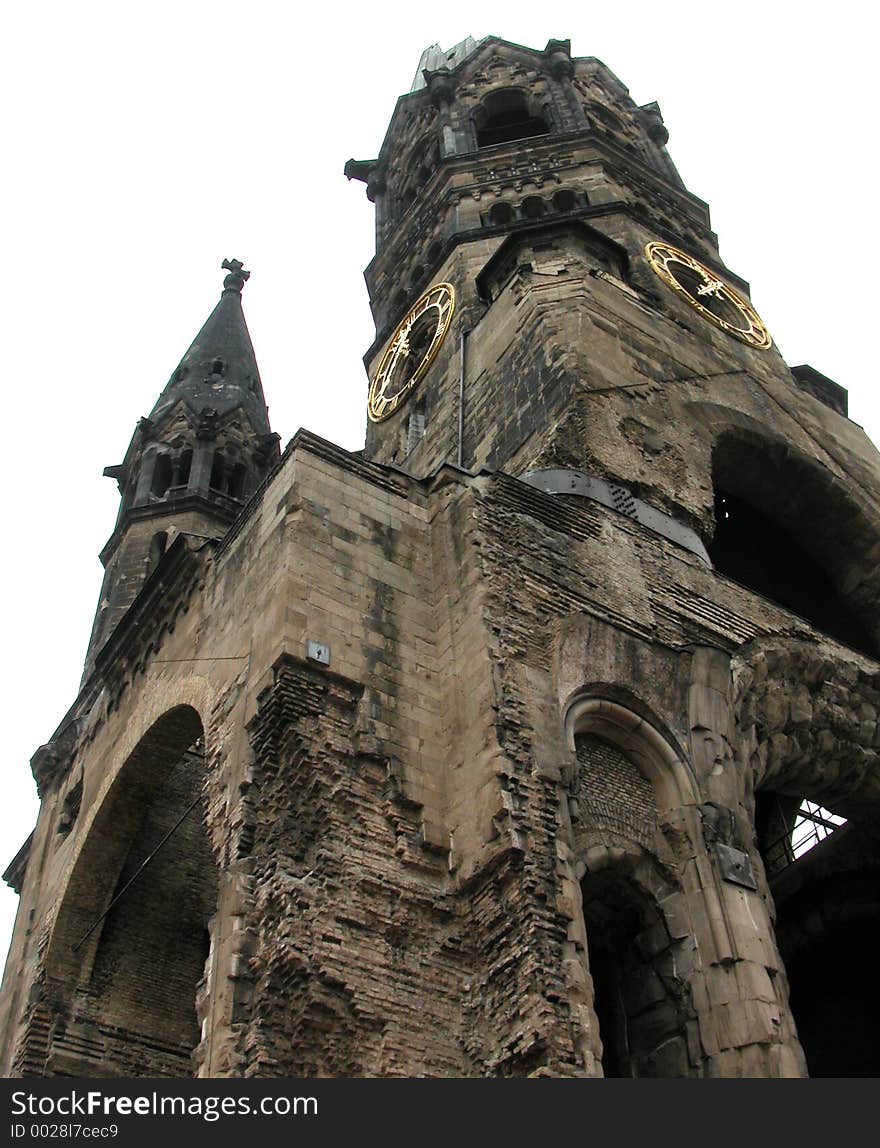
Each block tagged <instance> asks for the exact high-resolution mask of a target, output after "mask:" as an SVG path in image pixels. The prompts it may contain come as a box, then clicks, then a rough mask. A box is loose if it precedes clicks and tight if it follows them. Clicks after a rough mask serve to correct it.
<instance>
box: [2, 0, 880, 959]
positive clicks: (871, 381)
mask: <svg viewBox="0 0 880 1148" xmlns="http://www.w3.org/2000/svg"><path fill="white" fill-rule="evenodd" d="M467 35H473V36H475V37H478V38H479V37H481V36H484V35H498V36H501V37H503V38H505V39H507V40H513V41H515V42H518V43H522V44H526V45H528V46H529V47H533V48H543V47H544V45H545V44H546V42H547V40H548V39H550V38H551V37H554V38H560V39H563V38H570V39H571V41H572V53H573V54H574V55H578V56H597V57H598V58H599V59H601V60H602V61H604V63H605V64H607V65H608V66H609V67H610V68H611V69H612V70H613V71H614V72H615V73H616V74H617V75H618V76H619V77H620V79H621V80H622V81H623V82H624V83H625V84H627V85H628V87H629V89H630V92H631V94H632V96H633V98H634V99H635V101H636V103H638V104H642V103H646V102H647V101H649V100H657V101H658V102H659V104H660V107H661V109H662V111H663V114H664V117H665V120H666V125H667V127H668V129H669V132H670V141H669V151H670V154H671V155H672V158H673V160H674V161H675V163H676V164H677V166H678V168H679V171H680V172H681V175H682V177H683V178H684V180H685V183H686V184H687V186H688V188H689V189H690V190H691V191H692V192H694V193H695V194H696V195H698V196H700V197H702V198H703V199H705V200H707V201H708V203H709V205H710V208H711V212H712V222H713V226H714V228H715V230H716V231H717V232H718V235H719V238H720V244H721V255H722V258H723V259H724V260H725V262H726V263H727V265H728V266H729V267H730V268H731V270H733V271H735V272H736V273H737V274H739V275H741V276H743V277H744V278H745V279H747V280H749V281H750V282H751V287H752V301H753V302H754V304H755V306H756V308H757V310H758V312H759V313H760V315H761V316H762V318H763V319H764V321H765V322H766V324H767V326H768V327H769V329H770V332H771V334H772V335H773V337H774V338H775V340H776V342H777V345H778V346H779V348H780V350H781V352H782V354H783V356H784V357H785V359H786V361H787V362H788V363H789V364H790V365H796V364H799V363H804V362H806V363H810V364H811V365H812V366H814V367H816V368H817V369H818V370H820V371H822V372H823V373H825V374H827V375H829V376H830V377H831V378H833V379H835V380H836V381H837V382H838V383H840V384H841V385H842V386H844V387H847V388H848V389H849V393H850V417H851V418H853V419H854V420H855V421H856V422H858V423H860V424H862V425H863V426H864V427H865V428H866V430H867V431H868V433H869V434H871V436H872V437H873V439H874V440H875V442H876V441H880V400H878V395H877V378H876V375H877V371H876V366H875V363H876V352H875V348H874V342H875V332H876V328H877V322H878V320H877V295H878V291H877V287H876V285H875V277H876V271H875V266H876V262H877V257H876V252H875V245H876V223H875V218H876V217H875V208H876V199H877V195H876V186H877V184H876V176H877V171H876V167H877V161H876V151H877V134H878V133H877V125H876V111H875V107H874V103H875V98H876V97H875V92H876V88H877V80H876V71H877V63H876V58H875V56H876V52H875V42H876V31H875V28H874V26H873V16H872V15H871V8H870V6H868V5H867V4H864V3H855V2H853V0H838V2H837V3H835V4H833V5H829V4H822V5H819V4H810V3H803V2H802V3H787V2H783V3H772V2H768V0H764V2H763V3H754V2H751V0H742V2H740V3H738V4H724V5H718V4H711V3H707V2H705V0H703V2H701V3H692V2H689V0H683V2H679V3H677V2H675V0H669V2H666V3H663V4H658V3H656V2H645V0H629V2H628V3H626V4H625V5H623V4H621V5H616V6H612V5H610V4H609V5H602V6H599V5H592V4H578V5H574V4H560V3H555V2H554V0H544V2H543V3H540V4H535V3H533V2H530V3H528V4H524V3H518V2H509V3H505V4H503V5H502V4H493V3H487V4H483V5H480V6H477V5H475V4H473V3H472V2H471V3H461V2H459V0H447V2H446V3H444V4H442V5H429V4H423V5H416V4H412V3H407V4H403V3H399V2H392V3H384V4H379V5H366V4H365V5H362V6H359V7H357V8H355V7H354V6H353V5H339V4H334V3H325V4H322V5H316V6H315V9H314V13H313V14H309V13H306V14H303V10H302V9H301V8H300V7H298V6H296V7H295V6H294V4H293V3H285V4H282V3H271V2H265V0H249V2H248V3H247V4H244V3H227V2H226V0H211V2H203V0H174V2H173V3H172V2H169V0H152V2H151V3H150V4H149V5H137V6H135V5H133V4H124V3H120V2H119V0H116V2H115V3H102V2H96V0H78V2H77V3H69V2H65V3H60V2H53V0H49V2H40V0H29V2H28V3H27V4H17V5H15V6H14V7H13V5H12V4H9V5H7V6H6V9H5V14H4V15H3V17H2V18H0V43H2V45H3V47H2V54H3V61H2V68H0V95H2V108H3V113H4V114H3V121H4V122H3V126H2V140H0V142H2V153H0V155H2V161H3V167H4V176H3V180H2V184H0V187H2V195H3V198H4V200H5V207H4V210H3V214H2V218H3V221H4V225H5V226H4V229H3V230H4V234H3V243H2V259H3V266H2V270H0V290H2V296H3V298H2V309H0V315H2V318H3V327H4V335H3V356H2V364H3V368H4V371H5V387H4V390H5V396H4V397H5V410H6V412H7V414H6V432H5V435H4V442H5V446H4V448H3V450H2V451H0V458H2V468H3V473H2V482H3V487H2V489H3V491H4V492H5V495H6V512H5V516H4V517H5V521H6V523H7V525H6V551H5V563H4V570H5V579H4V594H3V603H4V608H5V619H4V630H5V633H6V635H7V637H6V656H5V658H4V659H3V667H4V670H3V672H4V675H5V681H4V689H3V694H4V697H5V698H6V710H7V717H6V735H5V738H4V742H5V746H6V750H5V762H4V765H3V769H4V776H3V800H2V802H0V868H2V867H5V865H6V864H7V863H8V861H9V860H10V859H11V858H12V857H13V855H14V854H15V852H16V850H17V849H18V847H19V846H20V845H21V843H22V842H23V841H24V839H25V838H26V837H27V835H28V833H29V832H30V830H31V828H32V827H33V824H34V822H35V819H36V814H37V800H36V792H35V789H34V784H33V779H32V777H31V774H30V769H29V765H28V762H29V758H30V756H31V755H32V753H33V752H34V750H35V749H36V748H37V746H39V745H40V744H42V743H43V742H45V741H47V740H48V739H49V738H50V737H51V735H52V733H53V731H54V729H55V728H56V726H57V725H58V723H59V721H60V720H61V718H62V717H63V716H64V714H65V712H66V710H67V709H68V707H69V706H70V705H71V703H72V702H73V700H74V698H75V695H76V691H77V687H78V684H79V678H80V674H81V671H82V663H83V658H84V655H85V649H86V644H87V640H88V635H89V631H90V628H91V622H92V616H93V613H94V610H95V606H96V604H97V600H98V592H99V588H100V582H101V567H100V564H99V562H98V559H97V554H98V552H99V551H100V549H101V548H102V546H103V544H104V542H105V541H106V540H107V538H108V537H109V534H110V532H111V530H112V528H113V523H114V519H115V515H116V512H117V509H118V495H117V491H116V485H115V483H114V482H112V481H111V480H110V479H106V478H102V477H101V471H102V469H103V467H104V466H106V465H109V464H113V463H118V462H121V461H122V457H123V455H124V453H125V449H126V447H127V445H128V442H129V440H130V438H131V435H132V432H133V431H134V427H135V423H136V422H137V419H138V417H139V416H141V415H146V414H147V413H148V412H149V410H150V409H151V407H152V406H153V403H154V402H155V400H156V398H157V396H158V394H159V392H160V391H161V390H162V388H163V387H164V385H165V383H166V382H167V380H168V377H169V375H170V374H171V372H172V370H173V369H174V367H175V366H176V365H177V363H178V362H179V360H180V358H181V357H182V355H183V353H184V352H185V351H186V349H187V347H188V346H189V344H190V342H191V341H192V339H193V337H194V335H195V334H196V332H197V331H198V329H199V327H200V326H201V324H202V323H203V322H204V320H205V318H206V317H207V315H208V313H209V312H210V311H211V309H212V308H213V306H214V304H215V303H216V301H217V299H218V298H219V292H220V290H221V287H222V280H223V272H222V271H221V270H220V263H221V261H222V260H223V258H233V257H235V258H239V259H241V260H243V261H244V263H245V266H246V267H247V268H249V269H250V271H251V272H252V277H251V280H250V282H249V283H248V284H247V285H246V287H245V289H244V307H245V313H246V316H247V321H248V325H249V328H250V331H251V336H252V338H253V341H254V345H255V347H256V352H257V359H258V362H259V365H260V371H261V375H262V380H263V386H264V389H265V393H266V397H267V401H268V403H269V411H270V417H271V420H272V425H273V428H274V429H275V430H276V431H278V432H279V434H280V435H281V439H282V443H286V442H287V440H288V439H289V438H290V437H291V436H292V435H293V434H294V432H295V431H296V430H297V428H298V427H300V426H302V427H306V428H307V429H309V430H311V431H314V432H316V433H318V434H320V435H323V436H325V437H326V438H329V439H331V440H333V441H335V442H338V443H340V444H341V445H342V446H344V447H347V448H349V449H358V448H359V447H361V446H362V445H363V435H364V426H365V404H366V388H367V380H366V375H365V372H364V368H363V365H362V362H361V356H362V354H363V352H364V351H365V350H366V348H367V347H368V346H369V345H370V343H371V341H372V338H373V334H374V332H373V327H372V323H371V320H370V314H369V308H368V305H367V296H366V290H365V287H364V285H363V278H362V271H363V268H364V267H365V266H366V264H367V263H368V262H369V260H370V258H371V257H372V254H373V208H372V205H371V204H370V203H369V202H368V201H367V199H366V196H365V194H364V187H363V184H360V183H356V182H352V183H348V182H347V181H346V180H345V178H344V177H343V175H342V168H343V165H344V163H345V161H346V159H348V158H349V157H350V156H354V157H356V158H358V159H368V158H372V157H374V156H375V155H376V154H377V152H378V149H379V146H380V144H381V142H382V139H383V136H384V133H385V129H386V127H387V124H388V120H389V119H390V116H391V113H392V111H393V108H394V105H395V102H396V100H397V97H398V96H399V95H401V94H402V93H404V92H406V91H408V90H409V87H410V84H411V82H412V78H413V75H414V73H415V70H416V66H417V64H418V61H419V56H420V53H421V51H422V49H423V48H425V47H427V46H428V45H429V44H431V43H433V42H439V43H440V44H441V46H442V47H443V48H450V47H452V45H453V44H455V43H456V42H458V41H459V40H461V39H462V38H464V37H465V36H467ZM16 903H17V898H16V897H15V896H14V894H12V893H11V891H10V890H8V889H6V887H5V886H4V887H3V890H2V893H0V952H5V949H6V946H7V937H8V933H9V930H10V929H11V924H12V917H13V915H14V912H15V906H16Z"/></svg>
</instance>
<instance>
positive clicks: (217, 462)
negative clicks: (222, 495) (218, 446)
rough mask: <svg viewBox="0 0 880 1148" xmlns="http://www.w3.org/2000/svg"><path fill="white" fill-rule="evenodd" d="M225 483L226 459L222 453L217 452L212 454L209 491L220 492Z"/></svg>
mask: <svg viewBox="0 0 880 1148" xmlns="http://www.w3.org/2000/svg"><path fill="white" fill-rule="evenodd" d="M225 481H226V459H225V458H224V457H223V452H222V451H220V450H218V451H215V452H214V460H213V462H212V463H211V477H210V479H209V482H208V485H209V486H210V487H211V490H220V491H222V490H223V488H224V483H225Z"/></svg>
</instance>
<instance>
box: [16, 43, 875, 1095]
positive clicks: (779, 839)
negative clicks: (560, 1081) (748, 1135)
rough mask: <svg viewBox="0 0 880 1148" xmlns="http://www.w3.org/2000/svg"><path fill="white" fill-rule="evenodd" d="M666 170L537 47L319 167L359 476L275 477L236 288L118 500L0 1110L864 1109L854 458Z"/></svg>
mask: <svg viewBox="0 0 880 1148" xmlns="http://www.w3.org/2000/svg"><path fill="white" fill-rule="evenodd" d="M666 139H667V133H666V128H665V127H664V124H663V119H662V116H661V114H660V111H659V108H658V107H657V105H656V104H648V105H645V106H642V107H637V106H636V105H635V104H634V103H633V101H632V100H631V99H630V97H629V95H628V93H627V90H626V88H625V87H624V86H623V85H622V84H621V82H620V81H619V80H618V79H617V78H616V77H615V76H614V75H612V73H611V72H609V71H608V69H607V68H606V67H605V66H604V65H603V64H602V63H600V62H599V61H598V60H595V59H591V58H580V57H578V58H576V57H573V56H572V55H571V51H570V45H569V43H568V42H567V41H562V40H551V41H550V42H549V44H548V45H547V47H546V48H545V49H543V50H533V49H529V48H525V47H522V46H520V45H517V44H512V43H508V42H506V41H504V40H500V39H498V38H497V37H489V38H487V39H484V40H481V41H479V42H477V41H474V40H465V41H463V42H462V43H461V44H459V45H457V46H456V47H455V48H453V49H451V50H450V51H442V50H441V49H440V48H438V47H436V46H435V47H432V48H430V49H428V51H427V52H426V53H424V54H423V56H422V59H421V62H420V65H419V69H418V72H417V75H416V79H415V83H414V85H413V87H412V90H411V91H410V92H408V93H407V94H405V95H403V96H402V97H401V98H400V100H399V101H398V103H397V106H396V108H395V110H394V113H393V116H392V119H391V124H390V126H389V129H388V132H387V135H386V137H385V140H384V143H383V144H382V146H381V148H380V150H379V154H378V157H377V158H376V159H373V160H350V161H349V163H348V164H347V165H346V174H347V175H348V176H349V178H353V179H357V180H362V181H364V182H365V183H366V188H367V194H368V195H369V196H370V198H371V199H372V200H373V202H374V203H375V205H376V256H375V258H374V260H373V261H372V262H371V264H370V266H369V267H368V268H367V272H366V277H367V284H368V287H369V294H370V302H371V306H372V309H373V313H374V316H375V320H376V338H375V342H374V344H373V346H372V347H371V348H370V349H369V350H368V351H367V353H366V356H365V364H366V367H367V374H368V378H367V382H366V386H365V390H366V398H367V408H368V419H369V421H368V427H367V435H366V445H365V449H364V450H363V451H359V452H355V453H350V452H348V451H345V450H342V449H341V448H339V447H336V446H334V445H333V444H332V443H329V442H326V441H324V440H323V439H320V438H318V437H317V436H316V435H313V434H310V433H309V432H307V431H304V430H301V431H299V432H297V434H296V435H295V437H294V438H293V439H292V440H291V442H290V443H289V445H288V446H287V448H286V450H285V451H284V453H283V455H282V456H281V457H280V459H279V460H278V462H277V465H275V466H270V464H271V463H272V462H273V461H274V458H275V449H276V448H275V442H274V439H273V438H272V436H270V434H269V428H268V421H267V419H266V415H265V407H264V405H263V399H262V391H261V389H260V384H259V379H258V376H257V374H256V366H255V364H254V360H253V351H252V348H251V346H250V341H249V339H247V336H246V330H245V328H244V324H243V320H242V319H241V312H240V300H239V294H240V291H241V287H242V283H243V281H244V278H245V277H246V273H244V272H243V270H242V268H241V266H240V265H239V264H236V263H233V264H230V265H229V266H228V267H227V269H228V270H229V272H230V274H229V276H228V278H227V280H226V284H225V287H224V292H223V297H222V298H221V301H220V304H219V305H218V307H217V309H216V310H215V312H214V313H213V315H212V316H211V318H210V319H209V320H208V323H207V324H206V326H205V328H204V329H203V331H202V333H201V334H200V335H199V337H198V338H197V339H196V342H195V343H194V344H193V347H192V348H191V349H190V351H189V352H188V354H187V356H185V357H184V360H183V361H182V363H181V367H180V368H179V369H178V371H177V372H175V374H174V376H172V380H171V382H170V383H169V385H168V387H167V388H166V390H165V392H164V393H163V395H162V397H161V398H160V400H159V402H158V404H157V406H156V408H155V409H154V411H153V413H152V414H151V416H150V419H149V420H146V421H145V423H142V424H141V425H140V426H139V428H138V431H137V432H136V434H135V438H134V440H133V443H132V446H131V448H130V450H129V452H128V454H127V456H126V460H125V462H124V463H123V465H122V466H121V467H119V468H113V469H112V474H113V476H114V477H116V478H117V479H118V480H119V481H120V484H121V487H122V489H123V508H122V512H121V517H120V520H119V523H118V524H117V528H116V531H115V532H114V535H113V538H112V539H111V542H110V544H108V548H107V550H106V552H105V555H106V564H107V581H106V583H105V592H104V595H103V599H102V607H103V611H104V612H103V614H99V618H98V620H97V622H96V630H95V635H94V637H93V641H92V649H91V652H90V656H89V661H88V663H87V666H86V673H85V676H84V680H83V685H82V688H81V691H80V694H79V696H78V697H77V698H76V699H75V701H74V704H73V705H72V707H71V709H70V710H69V711H68V713H67V715H66V716H65V718H64V719H63V721H62V724H61V725H60V726H59V728H58V730H57V731H56V733H55V735H54V736H53V737H52V739H51V740H50V742H49V743H48V744H47V745H45V746H41V747H40V749H38V750H37V752H36V754H35V755H34V757H33V759H32V768H33V771H34V776H35V778H36V781H37V784H38V788H39V791H40V797H41V811H40V815H39V820H38V823H37V826H36V827H35V829H34V832H33V834H32V835H31V837H30V838H28V841H27V842H26V844H25V845H24V846H23V847H22V849H21V850H20V851H19V854H18V855H17V856H16V858H15V859H14V861H13V863H12V864H11V865H10V866H9V868H8V869H7V872H6V878H7V880H9V881H10V883H13V884H14V885H15V886H16V888H18V889H19V890H20V893H21V908H20V911H19V916H18V921H17V925H16V932H15V937H14V940H13V945H12V948H11V950H10V957H9V961H8V964H7V970H6V975H5V978H4V982H3V987H2V991H0V1033H2V1044H0V1071H2V1072H6V1073H9V1074H12V1075H21V1074H26V1075H46V1076H52V1075H87V1076H88V1075H137V1076H176V1075H185V1074H188V1073H194V1074H200V1075H207V1076H282V1077H302V1076H311V1075H318V1076H327V1075H336V1076H473V1077H486V1076H496V1077H526V1076H567V1077H596V1076H603V1075H604V1076H630V1077H643V1076H654V1077H665V1076H669V1077H679V1076H688V1077H709V1076H716V1077H719V1076H720V1077H727V1076H761V1077H779V1076H804V1075H807V1074H808V1073H810V1072H812V1073H813V1074H816V1075H869V1074H876V1073H877V1072H878V1071H880V1064H878V1061H877V1053H876V1040H875V1034H876V1030H877V1024H878V1022H880V1021H878V1017H877V1002H878V994H877V990H876V987H875V980H876V978H875V974H874V954H875V952H876V945H877V942H878V940H880V937H878V925H877V922H878V919H880V912H878V910H880V895H878V889H880V883H878V876H880V873H878V869H880V864H878V860H880V854H878V837H877V824H878V806H880V761H878V747H880V727H878V720H877V719H878V713H880V665H878V661H877V653H878V648H880V621H878V611H877V603H878V598H880V573H878V571H880V562H878V556H880V511H878V505H880V497H878V496H880V460H878V455H877V452H876V450H875V449H874V447H873V446H872V444H871V443H870V442H869V441H868V440H867V438H866V437H865V435H864V433H863V432H862V430H861V429H860V428H859V427H857V426H856V425H855V424H853V423H852V422H850V421H849V419H848V418H847V408H846V392H845V391H844V390H843V388H841V387H839V386H838V385H837V384H835V383H834V382H832V381H831V380H830V379H828V378H826V377H825V376H824V375H822V374H821V373H820V372H819V371H817V370H815V369H814V368H812V367H808V366H798V367H794V368H789V367H788V366H787V365H786V364H785V363H784V362H783V360H782V358H781V356H780V355H779V353H778V351H777V350H776V348H775V346H774V345H773V342H772V332H768V330H767V327H766V326H765V324H764V322H763V321H762V319H761V317H760V316H759V314H758V312H757V311H756V309H755V308H754V306H753V305H752V303H751V301H750V298H749V288H748V285H747V283H746V282H745V281H744V280H743V279H742V278H740V277H739V275H738V274H736V273H735V272H734V271H733V270H731V269H729V268H727V267H726V265H725V264H724V262H723V260H722V259H721V256H720V253H719V248H718V244H717V242H716V238H715V235H714V234H713V232H712V231H711V228H710V222H709V214H708V208H707V206H706V204H704V203H702V202H701V201H700V200H698V199H697V198H696V197H695V196H693V195H692V194H691V193H690V192H688V190H687V189H686V188H685V187H684V186H683V185H682V182H681V180H680V178H679V176H678V174H677V172H676V170H675V168H674V166H673V164H672V161H671V160H670V158H669V156H668V155H667V153H666V150H665V146H666ZM724 146H730V145H729V144H728V143H726V142H725V144H724ZM248 494H249V495H250V497H249V498H248V499H247V500H246V501H245V495H248ZM236 512H237V514H236ZM233 514H236V517H235V518H234V520H232V516H233ZM174 531H178V532H179V536H177V535H175V536H174V538H173V539H172V537H171V536H172V533H173V532H174ZM163 535H164V536H165V537H164V541H163V540H162V536H163ZM154 561H155V565H153V562H154ZM805 827H806V829H807V830H809V832H810V833H811V834H812V836H813V838H814V839H815V840H818V839H819V838H822V840H821V841H819V843H818V844H816V845H815V847H814V848H812V849H806V845H807V844H810V842H809V841H805V840H804V836H805V834H804V830H805Z"/></svg>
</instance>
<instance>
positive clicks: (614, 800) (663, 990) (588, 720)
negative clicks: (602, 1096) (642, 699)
mask: <svg viewBox="0 0 880 1148" xmlns="http://www.w3.org/2000/svg"><path fill="white" fill-rule="evenodd" d="M566 724H567V727H568V732H569V736H570V739H571V744H572V747H573V749H574V751H575V756H576V758H577V762H578V769H577V774H576V776H575V779H574V782H573V784H572V788H571V794H572V796H571V808H572V809H573V810H574V811H575V823H574V825H573V838H574V851H575V855H576V856H577V857H578V858H580V866H581V872H582V876H581V881H580V888H581V905H582V911H583V922H584V928H585V934H586V939H587V954H588V963H589V970H590V976H591V978H592V988H593V1000H592V1004H593V1011H594V1013H595V1016H596V1019H597V1021H598V1024H599V1036H600V1040H601V1043H602V1070H603V1073H604V1075H605V1076H606V1077H681V1076H697V1075H700V1074H701V1071H702V1065H701V1064H700V1063H699V1057H698V1055H695V1050H693V1049H692V1048H691V1047H690V1046H689V1042H688V1022H689V1021H691V1022H693V1021H694V1018H695V1016H696V1013H695V1011H694V1007H693V1003H692V1000H691V992H690V986H689V984H688V982H687V981H686V980H685V979H683V978H682V976H681V972H680V970H681V968H682V967H685V964H686V962H685V961H684V959H683V952H682V940H681V935H680V934H679V935H678V936H677V937H674V936H673V935H672V933H671V931H670V930H669V928H668V927H667V922H666V919H665V914H664V910H663V908H662V905H663V904H664V903H668V902H669V900H670V899H674V897H675V894H677V893H679V892H680V886H679V883H678V881H677V879H676V876H675V871H674V862H673V858H672V857H671V855H670V854H669V849H668V846H667V845H666V844H665V842H664V840H663V834H662V832H661V831H660V811H661V810H662V811H664V812H665V811H668V810H670V808H673V807H675V806H676V804H677V803H679V802H680V801H681V796H680V791H681V789H682V787H683V788H684V789H685V791H688V790H689V780H688V778H687V776H686V773H685V767H684V765H683V763H682V762H681V761H680V760H679V759H678V757H677V755H676V754H675V751H674V750H673V748H672V746H671V745H670V744H669V743H668V742H667V740H666V739H665V738H664V737H663V735H661V734H660V733H659V731H658V730H657V729H656V728H655V727H654V725H652V724H651V723H650V722H648V721H647V720H646V719H644V718H642V717H640V716H639V715H638V714H636V713H635V712H633V711H632V710H631V709H629V708H628V707H625V706H623V705H621V704H618V703H616V702H613V701H611V700H609V699H603V698H595V697H594V698H589V697H584V698H581V699H579V700H577V701H576V702H575V703H574V705H573V706H572V708H571V710H570V711H569V715H568V719H567V722H566Z"/></svg>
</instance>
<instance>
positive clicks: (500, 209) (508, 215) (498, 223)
mask: <svg viewBox="0 0 880 1148" xmlns="http://www.w3.org/2000/svg"><path fill="white" fill-rule="evenodd" d="M512 221H513V208H512V207H511V206H510V204H509V203H493V204H492V206H491V207H490V209H489V223H490V224H491V225H492V227H502V226H503V225H504V224H507V223H511V222H512Z"/></svg>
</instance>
